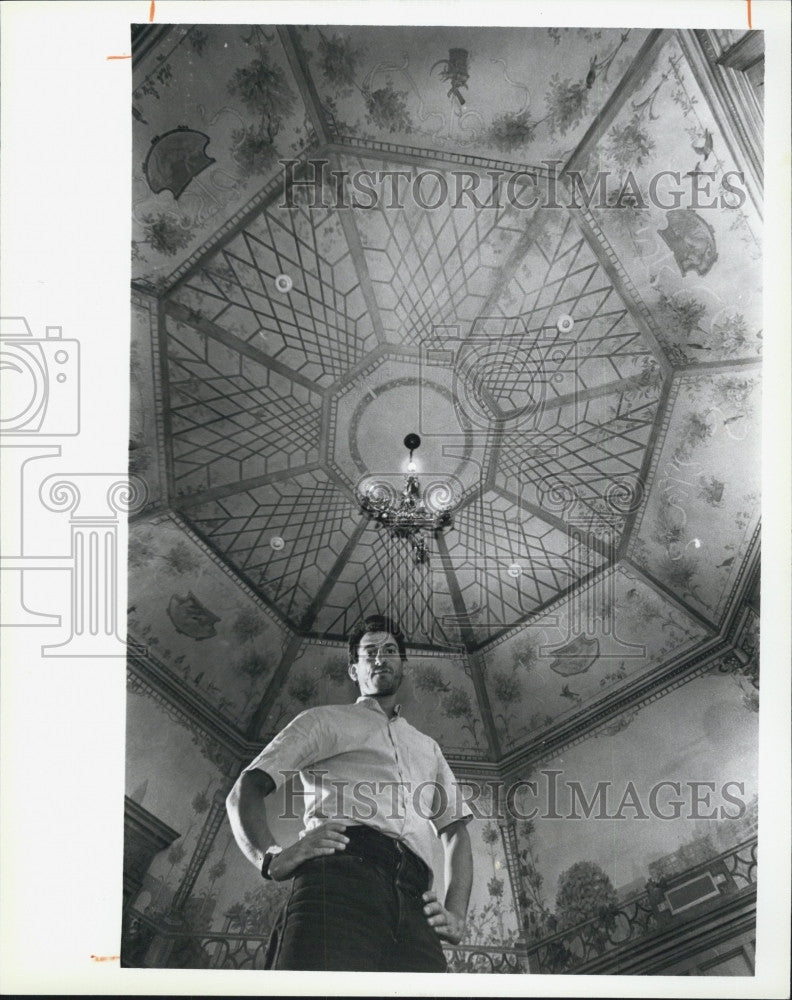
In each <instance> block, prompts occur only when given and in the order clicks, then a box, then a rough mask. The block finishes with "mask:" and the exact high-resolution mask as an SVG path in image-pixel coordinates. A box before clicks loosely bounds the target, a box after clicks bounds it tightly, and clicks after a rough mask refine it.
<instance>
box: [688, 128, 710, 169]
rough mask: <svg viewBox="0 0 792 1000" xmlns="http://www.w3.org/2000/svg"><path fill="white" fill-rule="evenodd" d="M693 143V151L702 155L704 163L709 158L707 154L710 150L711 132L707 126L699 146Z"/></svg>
mask: <svg viewBox="0 0 792 1000" xmlns="http://www.w3.org/2000/svg"><path fill="white" fill-rule="evenodd" d="M692 145H693V151H694V152H696V153H698V155H699V156H703V157H704V162H705V163H706V162H707V160H708V159H709V155H710V153H711V152H712V132H710V130H709V129H708V128H705V129H704V142H703V143H702V144H701V145H700V146H696V145H695V143H693V144H692Z"/></svg>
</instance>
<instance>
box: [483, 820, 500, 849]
mask: <svg viewBox="0 0 792 1000" xmlns="http://www.w3.org/2000/svg"><path fill="white" fill-rule="evenodd" d="M499 836H500V834H499V833H498V828H497V826H495V824H494V823H487V825H486V826H485V827H484V829H483V831H482V833H481V839H482V840H483V841H484V843H485V844H495V843H497V841H498V838H499Z"/></svg>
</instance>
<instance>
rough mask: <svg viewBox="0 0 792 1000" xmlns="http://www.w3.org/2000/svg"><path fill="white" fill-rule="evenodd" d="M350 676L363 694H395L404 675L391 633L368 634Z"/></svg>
mask: <svg viewBox="0 0 792 1000" xmlns="http://www.w3.org/2000/svg"><path fill="white" fill-rule="evenodd" d="M349 676H350V677H351V678H352V680H353V681H355V682H356V683H357V685H358V687H359V688H360V693H361V695H377V694H383V695H388V694H395V693H396V691H397V690H398V689H399V685H400V684H401V682H402V677H403V676H404V667H403V664H402V661H401V657H400V656H399V647H398V645H397V643H396V640H395V639H394V638H393V636H392V635H391V634H390V632H366V634H365V635H364V636H363V638H362V639H361V640H360V645H359V646H358V658H357V662H356V663H352V664H350V667H349Z"/></svg>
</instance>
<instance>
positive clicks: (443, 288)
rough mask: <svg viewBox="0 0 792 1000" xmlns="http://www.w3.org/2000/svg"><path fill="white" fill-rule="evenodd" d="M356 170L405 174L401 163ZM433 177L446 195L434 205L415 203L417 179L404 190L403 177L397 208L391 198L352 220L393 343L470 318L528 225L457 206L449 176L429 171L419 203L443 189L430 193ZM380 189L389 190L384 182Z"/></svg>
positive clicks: (501, 213) (514, 216)
mask: <svg viewBox="0 0 792 1000" xmlns="http://www.w3.org/2000/svg"><path fill="white" fill-rule="evenodd" d="M356 167H357V169H366V170H372V171H375V170H376V171H387V170H401V171H402V172H403V171H404V167H403V165H402V166H399V165H389V164H385V163H381V162H374V161H372V162H368V161H359V162H358V163H357V164H356ZM427 170H428V168H427ZM431 173H435V174H440V175H442V177H443V179H444V183H445V184H447V186H448V192H449V196H448V197H446V198H445V199H444V200H442V202H441V204H439V205H438V206H437V207H436V208H433V207H430V208H423V207H421V204H420V203H416V201H415V196H414V193H413V192H414V191H415V184H414V182H410V181H409V180H407V182H406V187H405V181H404V180H403V181H402V186H401V188H400V189H399V190H400V191H401V192H402V198H401V203H402V204H403V207H402V208H399V209H396V210H394V209H389V208H388V207H387V206H388V204H389V203H390V194H389V193H388V194H387V196H383V198H381V199H380V201H379V203H378V205H377V207H375V208H373V209H371V210H370V211H367V212H365V213H362V212H361V213H358V215H357V217H356V222H357V225H358V228H359V230H360V237H361V242H362V245H363V250H364V255H365V260H366V265H367V267H368V271H369V274H370V276H371V281H372V285H373V288H374V294H375V296H376V299H377V304H378V307H379V312H380V317H381V319H382V324H383V328H384V331H385V335H386V337H387V339H388V340H389V341H390V342H391V343H395V344H412V345H416V344H419V343H420V342H421V341H422V340H424V339H425V338H427V337H429V336H430V335H431V332H432V328H433V327H434V326H436V325H441V324H444V323H445V324H449V323H451V324H453V323H459V322H463V323H464V322H466V321H468V322H469V321H472V320H473V318H474V317H475V316H476V315H478V313H479V312H480V311H481V309H482V307H483V305H484V302H485V301H486V299H487V296H488V295H489V294H490V292H491V290H492V288H493V287H494V285H495V283H496V281H497V278H498V275H499V273H500V270H501V269H502V267H503V265H504V263H505V261H506V259H507V258H508V256H509V252H510V250H511V248H512V246H513V245H514V243H515V242H516V240H517V238H518V235H519V233H520V232H521V230H522V229H523V228H524V226H525V219H524V216H525V212H522V213H521V212H519V211H518V210H516V209H514V208H510V207H506V208H491V209H488V210H485V211H481V210H476V209H474V208H473V207H472V206H471V205H470V203H469V201H465V199H464V198H463V199H462V204H460V205H458V206H457V207H454V205H455V201H456V196H455V194H454V191H455V186H454V178H453V174H451V173H449V172H442V171H430V172H428V173H427V175H426V176H427V179H426V180H425V181H424V182H422V185H421V187H420V189H419V192H418V197H419V198H420V199H422V200H423V202H424V204H428V205H433V204H434V203H435V201H439V200H440V197H439V195H440V194H442V190H443V189H442V188H441V187H438V189H437V190H436V191H435V190H433V187H432V185H433V183H435V184H440V183H441V182H439V181H437V182H436V181H432V179H431V176H430V174H431ZM384 191H385V192H389V191H390V187H389V185H388V184H387V183H385V186H384ZM520 216H522V218H521V217H520Z"/></svg>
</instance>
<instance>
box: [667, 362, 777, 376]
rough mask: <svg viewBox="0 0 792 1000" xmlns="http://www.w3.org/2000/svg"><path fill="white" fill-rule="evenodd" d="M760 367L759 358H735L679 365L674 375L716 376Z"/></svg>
mask: <svg viewBox="0 0 792 1000" xmlns="http://www.w3.org/2000/svg"><path fill="white" fill-rule="evenodd" d="M761 366H762V359H761V358H737V359H731V360H727V361H696V362H694V363H693V364H689V365H680V367H679V368H677V369H676V373H679V374H681V375H697V374H704V375H707V374H712V375H717V374H718V373H719V372H729V371H733V370H735V369H737V370H741V369H743V368H761Z"/></svg>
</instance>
